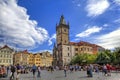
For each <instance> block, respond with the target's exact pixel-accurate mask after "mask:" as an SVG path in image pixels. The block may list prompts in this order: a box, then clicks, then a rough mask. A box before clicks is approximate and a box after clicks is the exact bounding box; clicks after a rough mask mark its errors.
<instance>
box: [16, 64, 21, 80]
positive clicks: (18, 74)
mask: <svg viewBox="0 0 120 80" xmlns="http://www.w3.org/2000/svg"><path fill="white" fill-rule="evenodd" d="M16 68H17V77H16V80H18V79H19V76H20V73H21V66H20V65H19V64H17V66H16Z"/></svg>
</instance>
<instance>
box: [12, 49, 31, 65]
mask: <svg viewBox="0 0 120 80" xmlns="http://www.w3.org/2000/svg"><path fill="white" fill-rule="evenodd" d="M28 56H29V53H28V51H27V50H24V51H19V52H17V53H15V54H14V64H15V65H17V64H20V65H28V64H29V63H28Z"/></svg>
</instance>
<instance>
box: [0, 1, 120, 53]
mask: <svg viewBox="0 0 120 80" xmlns="http://www.w3.org/2000/svg"><path fill="white" fill-rule="evenodd" d="M62 14H63V15H64V17H65V20H66V22H69V23H70V41H74V42H79V41H87V42H90V43H95V44H98V45H100V46H103V47H105V48H107V49H114V48H115V47H120V0H56V1H55V0H0V46H3V45H5V44H7V45H9V46H11V47H13V48H15V49H18V50H24V49H28V50H29V51H31V52H40V51H45V50H49V51H51V50H52V49H53V44H54V43H55V41H56V24H58V23H59V20H60V16H61V15H62Z"/></svg>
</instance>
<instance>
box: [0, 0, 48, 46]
mask: <svg viewBox="0 0 120 80" xmlns="http://www.w3.org/2000/svg"><path fill="white" fill-rule="evenodd" d="M29 17H30V16H29V15H28V14H27V10H26V8H24V7H21V6H19V5H17V1H16V0H0V37H1V36H2V37H1V40H2V41H6V43H7V44H12V45H19V46H20V47H33V46H35V44H42V43H43V42H44V41H46V40H47V39H48V32H47V30H45V29H44V28H42V27H38V25H37V21H35V20H30V19H29ZM0 43H2V42H0Z"/></svg>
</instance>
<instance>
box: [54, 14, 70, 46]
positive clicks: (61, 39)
mask: <svg viewBox="0 0 120 80" xmlns="http://www.w3.org/2000/svg"><path fill="white" fill-rule="evenodd" d="M56 33H57V37H56V38H57V45H63V44H69V24H66V21H65V19H64V16H63V15H62V16H61V18H60V22H59V24H58V25H56Z"/></svg>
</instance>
